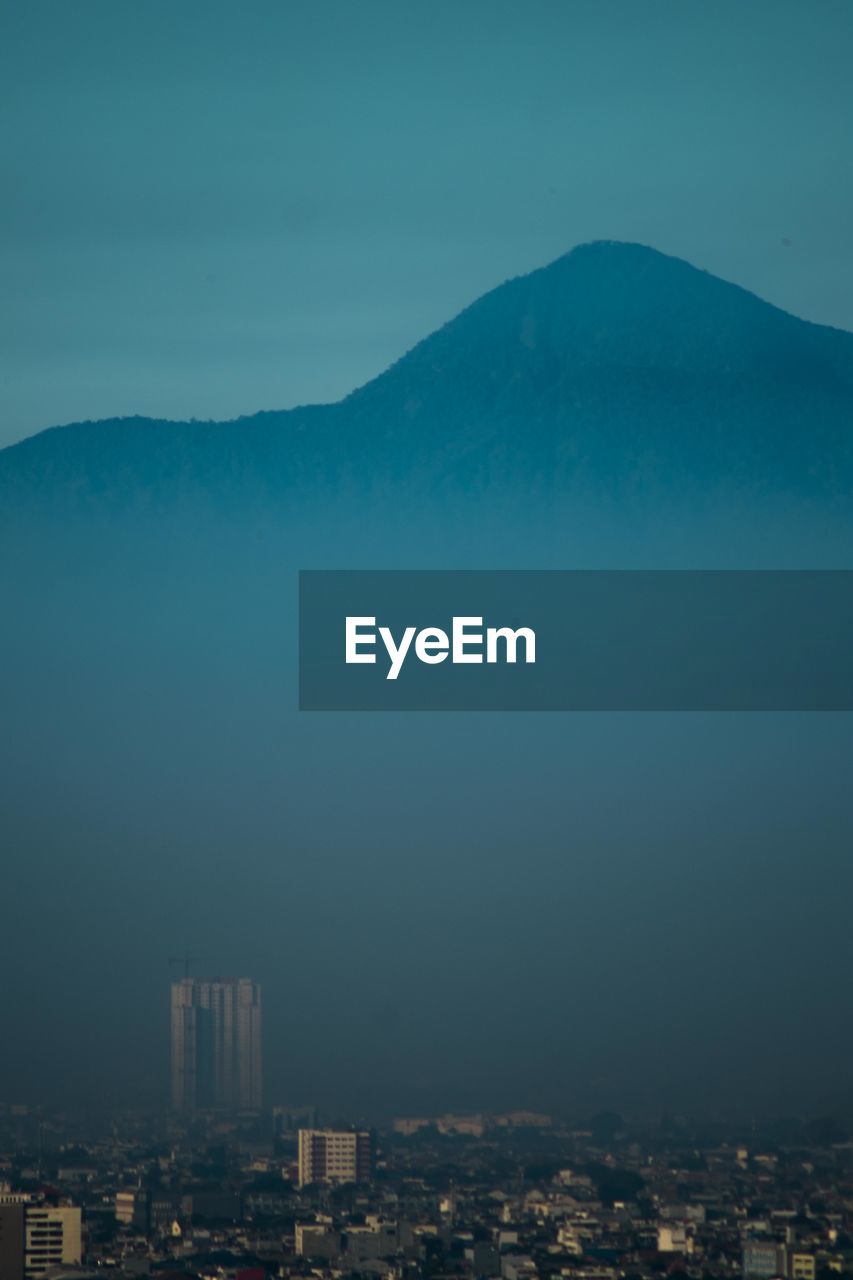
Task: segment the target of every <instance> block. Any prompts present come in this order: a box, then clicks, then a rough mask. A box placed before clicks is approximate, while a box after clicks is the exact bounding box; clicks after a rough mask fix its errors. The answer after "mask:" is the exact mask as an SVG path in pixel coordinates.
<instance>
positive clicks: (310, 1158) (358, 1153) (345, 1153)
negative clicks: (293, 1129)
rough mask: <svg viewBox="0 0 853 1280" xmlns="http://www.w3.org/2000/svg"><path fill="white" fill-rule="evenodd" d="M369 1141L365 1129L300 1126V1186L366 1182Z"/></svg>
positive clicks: (368, 1167) (368, 1175)
mask: <svg viewBox="0 0 853 1280" xmlns="http://www.w3.org/2000/svg"><path fill="white" fill-rule="evenodd" d="M370 1161H371V1143H370V1133H369V1132H368V1131H367V1130H366V1129H300V1130H299V1185H300V1187H307V1186H310V1185H311V1184H312V1183H318V1182H322V1183H332V1184H334V1183H341V1182H369V1180H370Z"/></svg>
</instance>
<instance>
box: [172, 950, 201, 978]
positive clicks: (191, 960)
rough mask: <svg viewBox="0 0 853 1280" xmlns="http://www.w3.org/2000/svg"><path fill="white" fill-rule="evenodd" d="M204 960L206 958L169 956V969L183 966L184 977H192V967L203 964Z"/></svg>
mask: <svg viewBox="0 0 853 1280" xmlns="http://www.w3.org/2000/svg"><path fill="white" fill-rule="evenodd" d="M203 959H204V956H191V955H183V956H169V967H170V968H171V966H172V965H175V964H182V965H183V966H184V977H185V978H188V977H189V976H190V967H191V965H194V964H201V962H202V960H203Z"/></svg>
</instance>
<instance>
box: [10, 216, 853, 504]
mask: <svg viewBox="0 0 853 1280" xmlns="http://www.w3.org/2000/svg"><path fill="white" fill-rule="evenodd" d="M851 480H853V335H851V334H849V333H845V332H841V331H839V330H834V329H830V328H826V327H823V326H820V325H814V324H809V323H807V322H805V321H802V320H799V319H797V318H795V317H793V316H791V315H788V314H786V313H784V312H782V311H780V310H778V309H777V308H775V307H773V306H770V305H769V304H767V303H765V302H763V301H761V300H760V299H759V298H757V297H755V296H754V295H752V294H750V293H748V292H746V291H745V290H743V289H740V288H738V287H736V286H735V285H731V284H728V283H725V282H724V281H721V280H719V279H717V278H716V277H714V276H712V275H709V274H708V273H706V272H703V271H699V270H697V269H695V268H693V267H691V266H689V265H688V264H687V263H685V262H682V261H680V260H678V259H675V258H671V257H667V256H665V255H663V254H661V253H658V252H656V251H654V250H652V249H649V248H645V247H643V246H640V245H634V244H622V243H612V242H598V243H593V244H588V245H583V246H580V247H579V248H576V249H574V250H573V251H572V252H570V253H568V254H566V255H565V256H564V257H562V258H560V259H558V260H557V261H556V262H554V263H552V264H551V265H549V266H547V267H544V268H542V269H541V270H538V271H534V272H533V273H531V274H530V275H527V276H523V277H520V278H517V279H514V280H510V281H508V282H507V283H505V284H503V285H501V286H500V287H498V288H496V289H495V290H493V291H492V292H490V293H488V294H486V295H485V296H484V297H482V298H480V299H479V300H478V301H477V302H475V303H474V304H473V305H472V306H470V307H468V308H467V309H466V310H465V311H463V312H462V313H461V314H460V315H458V316H457V317H456V318H455V319H453V320H451V321H450V322H449V323H448V324H446V325H445V326H444V327H443V328H441V329H439V330H438V331H437V332H435V333H433V334H432V335H431V336H429V337H428V338H426V339H425V340H424V341H422V342H421V343H419V344H418V345H417V346H416V347H415V348H414V349H413V350H411V351H410V352H409V353H408V354H407V355H405V356H404V357H403V358H402V359H400V360H399V361H397V363H396V364H394V365H393V366H392V367H391V368H389V369H388V370H387V371H386V372H385V373H383V374H381V375H380V376H379V377H378V378H376V379H375V380H374V381H372V382H370V383H368V384H367V385H366V386H364V387H361V388H360V389H359V390H357V391H354V392H353V393H352V394H351V395H349V396H348V397H347V398H346V399H344V400H343V401H341V402H339V403H337V404H333V405H325V406H312V407H304V408H297V409H293V410H290V411H287V412H267V413H259V414H256V415H254V416H252V417H246V418H240V419H237V420H235V421H232V422H225V423H216V422H189V423H188V422H163V421H153V420H150V419H145V418H130V419H114V420H107V421H101V422H84V423H75V424H72V425H70V426H65V427H61V428H54V429H52V430H49V431H44V432H42V433H41V434H39V435H37V436H35V437H33V438H31V439H28V440H25V441H23V442H22V443H20V444H17V445H14V446H12V447H11V448H8V449H6V450H4V451H2V452H0V510H4V511H5V512H6V514H7V516H8V514H9V513H10V512H11V511H14V510H16V509H17V510H29V511H32V510H34V509H39V508H42V507H45V506H47V507H50V509H51V510H52V511H53V512H54V513H55V512H57V511H58V510H59V509H62V508H64V507H66V506H67V505H69V504H71V505H73V506H74V507H75V508H76V509H78V510H80V509H90V510H94V511H99V512H122V511H125V510H129V509H135V510H150V509H152V508H153V509H160V508H161V507H162V506H163V505H164V504H165V505H167V506H168V505H170V504H171V503H173V502H174V501H175V500H176V499H177V498H182V499H190V500H192V501H195V502H198V501H202V502H213V504H214V505H216V504H224V505H226V506H229V507H233V506H235V505H236V506H237V507H241V506H243V504H245V503H247V502H248V503H249V504H250V505H251V504H253V503H258V502H272V503H273V504H274V505H278V504H280V503H281V502H282V501H283V502H285V503H286V502H287V501H288V500H289V499H290V498H291V497H292V496H293V495H294V494H295V493H299V492H303V493H304V492H305V491H306V490H307V489H312V488H314V487H316V486H319V487H321V488H324V489H328V488H331V489H334V488H335V487H336V486H340V485H342V484H343V485H345V486H348V487H354V488H356V489H358V490H361V491H368V492H370V491H373V492H375V491H377V490H383V489H387V488H389V487H395V488H397V489H399V488H400V487H401V486H402V487H403V488H404V489H406V491H407V492H409V493H410V494H412V493H414V494H417V495H419V496H420V497H428V496H429V495H430V494H433V495H434V494H435V493H441V494H444V495H446V494H447V493H455V494H456V495H457V496H459V497H463V498H464V497H465V496H466V495H467V496H470V495H471V494H472V493H477V494H480V495H483V494H489V493H490V492H493V491H505V490H512V489H514V488H518V486H520V485H521V486H523V487H524V488H525V490H526V492H528V493H536V492H541V493H542V494H543V495H547V494H552V495H559V494H562V493H565V492H567V491H578V490H579V489H580V490H583V491H591V492H608V493H620V492H623V493H624V492H628V493H630V492H641V493H642V492H648V493H660V492H667V491H670V492H671V491H673V490H678V491H681V492H695V493H697V494H707V493H712V492H728V493H733V492H737V493H741V494H745V495H748V494H750V493H755V494H780V495H784V494H790V495H798V496H800V497H804V498H807V499H808V500H818V501H820V500H822V499H823V498H832V497H835V498H843V497H845V496H846V495H847V494H848V493H849V491H850V485H851Z"/></svg>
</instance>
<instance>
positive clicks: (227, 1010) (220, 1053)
mask: <svg viewBox="0 0 853 1280" xmlns="http://www.w3.org/2000/svg"><path fill="white" fill-rule="evenodd" d="M261 1089H262V1076H261V988H260V986H259V985H258V984H257V983H256V982H252V981H251V979H249V978H190V977H186V978H182V979H181V980H180V981H179V982H173V983H172V1106H173V1107H174V1109H175V1110H176V1111H179V1112H182V1113H184V1114H192V1113H193V1112H195V1111H205V1110H209V1109H214V1108H217V1109H218V1108H221V1109H228V1110H241V1111H243V1110H245V1111H258V1110H260V1107H261Z"/></svg>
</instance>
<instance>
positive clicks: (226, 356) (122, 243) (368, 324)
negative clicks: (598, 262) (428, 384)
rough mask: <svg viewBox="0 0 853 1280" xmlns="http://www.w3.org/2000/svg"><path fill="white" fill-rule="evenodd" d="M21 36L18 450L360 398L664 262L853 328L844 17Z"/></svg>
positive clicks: (75, 23)
mask: <svg viewBox="0 0 853 1280" xmlns="http://www.w3.org/2000/svg"><path fill="white" fill-rule="evenodd" d="M0 21H2V31H0V85H2V102H3V118H4V122H5V124H4V128H3V131H2V143H1V144H0V146H2V166H3V173H4V198H3V202H2V205H0V219H2V248H0V269H1V270H2V279H3V281H4V287H3V290H2V295H3V299H4V301H3V304H2V317H1V318H0V322H1V323H2V327H1V328H0V341H2V359H3V362H4V365H5V368H6V375H5V377H4V380H3V384H2V389H0V444H7V443H11V442H12V441H14V440H16V439H19V438H21V437H22V436H24V435H27V434H31V433H32V432H34V431H37V430H40V429H41V428H43V427H47V426H49V425H53V424H56V423H60V422H66V421H73V420H77V419H81V418H89V417H103V416H109V415H123V414H131V413H143V414H152V415H157V416H165V417H189V416H198V417H217V418H219V417H232V416H235V415H237V414H240V413H244V412H252V411H254V410H257V409H262V408H282V407H287V406H290V405H294V404H298V403H305V402H310V401H319V400H329V399H335V398H337V397H339V396H341V395H343V394H345V393H346V392H347V391H349V390H350V389H352V388H353V387H354V386H356V385H358V384H360V383H362V382H364V381H366V380H367V379H369V378H370V377H372V376H374V375H375V374H376V373H378V372H380V371H381V370H382V369H383V368H384V367H385V366H387V364H388V363H389V362H390V361H391V360H393V359H395V358H396V357H397V356H399V355H400V354H402V353H403V352H404V351H405V350H406V349H407V348H409V347H410V346H411V345H412V344H413V343H414V342H416V341H417V340H418V339H419V338H420V337H422V336H424V335H425V334H426V333H427V332H429V331H430V330H431V329H433V328H435V327H436V326H437V325H439V324H441V323H443V322H444V321H445V320H446V319H448V318H450V316H452V315H453V314H454V313H455V312H456V311H457V310H458V309H460V308H461V307H462V306H464V305H465V304H466V303H468V302H470V301H471V300H472V299H474V298H475V297H477V296H478V295H479V294H481V293H482V292H484V291H485V290H487V289H489V288H491V287H492V286H494V285H496V284H498V283H500V282H501V281H502V280H503V279H505V278H507V277H508V276H511V275H517V274H519V273H522V272H525V271H528V270H530V269H532V268H534V267H536V266H539V265H541V264H543V263H544V262H547V261H548V260H550V259H552V258H554V257H556V256H558V255H559V254H560V253H562V252H564V251H566V250H567V249H569V248H570V247H571V246H572V245H574V244H576V243H578V242H580V241H584V240H589V239H597V238H616V239H630V240H640V241H643V242H645V243H648V244H652V245H654V246H655V247H657V248H659V249H662V250H664V251H666V252H670V253H675V254H678V255H680V256H683V257H686V258H688V259H690V260H691V261H692V262H694V263H696V264H697V265H699V266H702V267H706V268H708V269H709V270H711V271H714V272H716V273H718V274H720V275H723V276H725V277H727V278H729V279H732V280H734V281H736V282H737V283H739V284H743V285H745V286H746V287H748V288H750V289H753V290H755V291H756V292H758V293H760V294H762V295H763V296H765V297H766V298H768V299H769V300H770V301H772V302H775V303H777V304H779V305H780V306H783V307H785V308H786V309H789V310H791V311H794V312H796V313H798V314H799V315H802V316H805V317H807V318H809V319H813V320H817V321H821V322H825V323H830V324H834V325H840V326H843V327H846V328H853V287H851V286H853V268H851V263H853V252H851V250H853V166H851V164H850V127H851V123H853V79H851V77H850V75H849V67H850V65H851V64H853V8H851V7H850V6H849V5H848V4H846V3H840V2H838V3H836V2H835V0H821V2H820V3H817V4H815V5H809V6H805V5H802V4H799V3H793V2H789V0H769V2H768V0H753V2H752V3H750V4H748V5H744V4H742V3H740V2H738V3H734V2H730V0H715V3H714V4H713V5H708V4H701V3H690V2H689V0H688V2H686V3H685V0H649V2H648V3H643V4H636V3H633V0H632V2H629V0H567V2H564V0H490V2H488V3H486V2H484V0H467V2H466V3H465V4H459V3H458V2H454V3H448V2H446V0H432V2H431V3H429V4H426V3H418V4H416V3H400V2H399V0H397V2H395V3H390V2H388V0H360V3H358V4H353V3H349V2H344V0H274V2H269V0H253V2H252V3H250V4H240V5H238V4H236V3H233V2H227V3H225V2H223V0H182V3H181V4H180V5H175V4H174V3H173V2H172V0H146V3H144V4H137V3H127V2H126V0H83V2H82V3H75V4H68V3H67V0H31V3H28V4H27V5H20V6H13V5H6V6H4V7H3V11H2V19H0Z"/></svg>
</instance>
